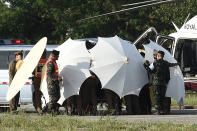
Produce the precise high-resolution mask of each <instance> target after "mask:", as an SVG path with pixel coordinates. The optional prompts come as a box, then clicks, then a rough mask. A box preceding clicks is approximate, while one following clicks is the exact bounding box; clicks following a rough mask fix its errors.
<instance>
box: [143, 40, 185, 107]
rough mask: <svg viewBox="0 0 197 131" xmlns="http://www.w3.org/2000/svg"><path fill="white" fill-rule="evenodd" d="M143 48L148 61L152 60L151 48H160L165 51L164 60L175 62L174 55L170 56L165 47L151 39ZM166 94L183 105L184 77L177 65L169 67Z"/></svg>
mask: <svg viewBox="0 0 197 131" xmlns="http://www.w3.org/2000/svg"><path fill="white" fill-rule="evenodd" d="M144 48H145V59H146V60H149V61H150V62H153V61H154V58H153V50H154V49H155V50H157V51H159V50H161V51H164V52H165V56H164V60H166V61H168V62H170V63H177V61H176V60H175V59H174V57H172V55H171V54H170V53H169V52H168V51H167V50H166V49H164V48H163V47H162V46H159V45H158V44H156V43H154V42H152V41H151V42H150V43H149V44H147V45H144ZM166 96H167V97H173V98H174V99H175V100H176V101H177V102H178V103H179V105H180V106H183V105H184V98H185V86H184V78H183V74H182V72H181V70H180V67H179V66H175V67H170V81H169V83H168V86H167V91H166Z"/></svg>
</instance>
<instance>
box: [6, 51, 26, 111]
mask: <svg viewBox="0 0 197 131" xmlns="http://www.w3.org/2000/svg"><path fill="white" fill-rule="evenodd" d="M22 58H23V52H22V51H19V52H16V53H15V60H13V61H11V62H10V64H9V84H11V82H12V80H13V78H14V76H15V74H16V72H17V70H19V68H20V66H21V64H22ZM19 97H20V92H18V93H17V94H16V95H15V96H14V97H13V98H12V99H11V100H10V111H11V113H13V114H16V113H17V107H18V102H19Z"/></svg>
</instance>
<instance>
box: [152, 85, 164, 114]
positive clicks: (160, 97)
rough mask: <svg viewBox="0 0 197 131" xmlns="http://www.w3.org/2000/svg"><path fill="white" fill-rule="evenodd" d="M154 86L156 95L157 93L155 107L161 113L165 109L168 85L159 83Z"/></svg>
mask: <svg viewBox="0 0 197 131" xmlns="http://www.w3.org/2000/svg"><path fill="white" fill-rule="evenodd" d="M153 87H154V95H155V109H156V110H157V111H158V112H159V113H164V109H165V94H166V89H167V87H166V86H163V85H157V86H155V85H154V86H153Z"/></svg>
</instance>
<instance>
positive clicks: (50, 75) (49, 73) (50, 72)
mask: <svg viewBox="0 0 197 131" xmlns="http://www.w3.org/2000/svg"><path fill="white" fill-rule="evenodd" d="M54 72H55V66H54V64H53V62H49V63H48V64H47V77H48V78H49V79H51V80H57V79H58V76H56V75H55V74H54Z"/></svg>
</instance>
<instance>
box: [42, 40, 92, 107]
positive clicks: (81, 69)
mask: <svg viewBox="0 0 197 131" xmlns="http://www.w3.org/2000/svg"><path fill="white" fill-rule="evenodd" d="M56 50H58V51H60V54H59V59H58V61H57V64H58V67H59V74H60V76H62V78H63V80H62V83H61V86H60V92H61V97H60V99H59V101H58V103H59V104H62V103H63V102H64V100H65V99H67V98H69V97H70V96H72V95H77V94H79V90H80V87H81V85H82V83H83V82H84V81H85V79H86V78H88V77H89V76H90V73H89V66H90V54H89V52H88V51H87V49H86V46H85V41H75V40H72V39H68V40H67V41H66V42H64V43H63V44H62V45H60V46H58V47H57V48H56ZM42 83H45V85H42V88H45V89H46V88H47V87H46V82H42ZM43 86H44V87H43ZM42 90H43V91H44V89H42ZM43 94H46V95H47V94H48V92H47V91H46V90H45V93H43ZM45 98H48V96H45ZM46 102H48V100H46Z"/></svg>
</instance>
